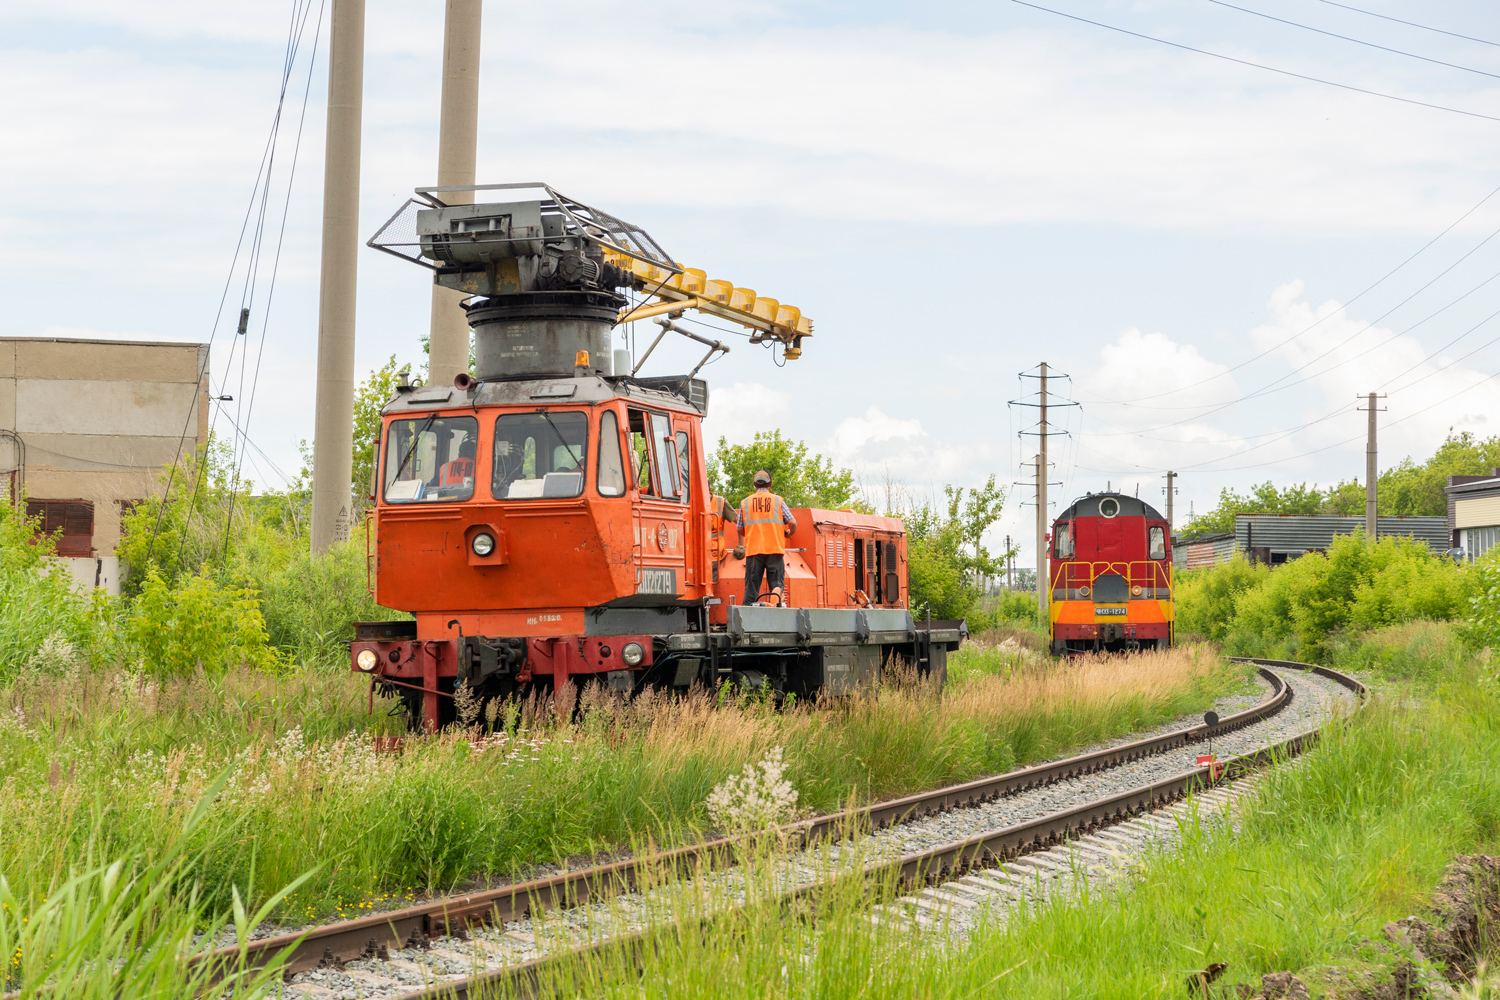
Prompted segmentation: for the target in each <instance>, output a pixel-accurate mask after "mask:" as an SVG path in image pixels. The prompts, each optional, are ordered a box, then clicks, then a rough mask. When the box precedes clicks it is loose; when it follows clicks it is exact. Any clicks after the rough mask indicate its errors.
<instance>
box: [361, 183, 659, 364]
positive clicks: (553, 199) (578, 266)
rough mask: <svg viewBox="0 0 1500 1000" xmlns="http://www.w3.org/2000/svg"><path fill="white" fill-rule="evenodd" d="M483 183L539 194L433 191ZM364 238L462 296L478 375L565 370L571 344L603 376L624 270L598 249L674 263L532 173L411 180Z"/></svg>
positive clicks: (477, 188) (626, 279)
mask: <svg viewBox="0 0 1500 1000" xmlns="http://www.w3.org/2000/svg"><path fill="white" fill-rule="evenodd" d="M487 191H504V192H508V193H509V192H514V193H515V194H524V193H533V194H535V195H540V196H539V197H532V198H529V199H526V200H513V201H504V202H493V203H486V204H477V205H449V204H447V203H446V202H444V201H443V200H442V198H441V196H442V195H445V194H452V193H454V192H474V193H475V194H476V195H477V194H478V193H479V192H487ZM368 245H369V246H371V247H374V248H375V249H377V250H383V251H385V252H386V253H389V254H392V255H394V256H396V257H400V258H401V259H403V260H408V261H411V262H412V263H415V264H421V265H422V266H423V267H427V268H430V269H431V270H432V271H433V272H434V275H433V280H434V281H435V282H436V283H437V284H439V285H443V286H445V287H447V288H453V289H457V290H458V291H460V292H467V293H468V294H469V295H470V296H471V298H469V299H468V301H467V302H466V303H465V304H464V309H465V311H466V312H467V313H468V317H469V325H470V326H471V327H473V329H474V355H475V376H476V377H477V378H478V379H480V380H482V381H504V380H509V379H523V378H543V377H551V376H565V375H571V374H573V372H574V365H575V362H576V361H577V360H578V354H579V352H580V351H587V352H588V357H589V358H590V367H592V368H594V369H595V370H599V371H601V372H602V373H603V374H605V375H609V374H611V373H610V371H609V370H608V366H609V365H610V331H611V329H612V328H613V326H614V325H615V323H616V321H617V320H618V317H619V315H620V309H621V308H622V307H623V306H624V305H625V304H626V299H625V297H624V296H623V295H621V294H620V293H619V291H618V289H620V288H626V287H630V286H631V285H632V284H633V283H634V281H635V276H634V275H633V274H632V272H631V271H628V270H626V269H624V268H622V267H620V266H618V265H617V264H615V263H611V262H610V261H609V260H607V259H606V252H607V251H608V252H610V253H609V256H611V257H615V258H616V259H618V255H623V256H624V257H628V258H632V259H634V260H637V261H641V262H644V263H646V264H648V265H651V266H652V267H653V268H655V269H658V270H659V271H660V272H661V274H662V275H663V280H665V279H666V278H669V277H671V276H672V275H677V274H681V273H682V271H683V269H682V267H681V266H680V265H678V264H677V263H676V262H675V261H673V260H672V259H671V258H670V257H669V256H668V255H667V253H666V252H665V251H664V250H662V248H661V247H660V246H659V245H658V244H657V243H656V241H655V240H653V239H652V238H651V237H650V235H648V234H647V233H646V232H645V230H643V229H640V228H639V227H637V226H633V225H631V224H630V223H628V222H624V221H622V220H620V219H617V218H615V217H614V216H612V215H610V214H608V213H606V212H602V211H600V210H598V209H596V208H591V207H589V206H588V205H585V204H583V203H582V202H578V201H574V200H573V199H571V198H566V197H564V196H562V195H561V194H558V193H557V192H556V191H555V190H553V189H552V188H551V187H549V186H548V185H546V184H540V183H519V184H481V185H473V186H465V187H424V188H417V190H416V197H415V198H410V199H408V200H407V201H406V203H405V204H404V205H402V206H401V208H400V209H398V210H397V211H396V214H395V215H393V216H391V218H390V219H388V220H387V221H386V223H385V225H383V226H381V227H380V229H379V230H377V231H376V233H375V235H374V236H372V237H371V238H370V240H369V243H368ZM613 374H616V375H624V374H628V372H615V373H613Z"/></svg>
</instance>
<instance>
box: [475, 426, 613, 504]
mask: <svg viewBox="0 0 1500 1000" xmlns="http://www.w3.org/2000/svg"><path fill="white" fill-rule="evenodd" d="M588 441H589V418H588V414H586V413H580V412H579V411H577V410H561V411H556V410H554V411H547V410H539V411H537V412H535V413H506V414H502V415H501V416H500V417H498V418H497V419H496V420H495V447H494V465H493V472H492V473H491V476H490V492H491V494H492V495H493V496H494V497H495V499H496V500H552V499H566V498H569V497H576V496H581V495H582V494H583V479H584V473H585V467H586V465H587V464H588V463H587V460H586V456H587V454H588Z"/></svg>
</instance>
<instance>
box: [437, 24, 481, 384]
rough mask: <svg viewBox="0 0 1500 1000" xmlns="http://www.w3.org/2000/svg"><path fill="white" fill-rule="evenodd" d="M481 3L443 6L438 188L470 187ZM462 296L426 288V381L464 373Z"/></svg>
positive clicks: (469, 196)
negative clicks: (429, 319) (428, 294)
mask: <svg viewBox="0 0 1500 1000" xmlns="http://www.w3.org/2000/svg"><path fill="white" fill-rule="evenodd" d="M480 7H481V0H448V8H447V14H446V16H445V17H444V19H443V105H442V113H441V116H440V118H439V124H438V168H437V182H438V185H439V186H440V187H449V186H452V187H466V186H470V185H472V184H473V183H474V173H475V164H476V160H477V156H478V153H477V150H478V145H479V26H480ZM438 197H440V198H442V199H443V201H445V202H447V203H448V204H449V205H472V204H473V203H474V192H472V191H449V192H444V193H442V194H440V195H439V196H438ZM464 298H466V295H465V293H463V292H460V291H458V290H457V289H455V288H445V287H443V286H442V285H438V284H434V285H433V286H432V326H431V332H430V340H429V341H428V353H427V373H428V374H427V380H428V381H429V382H430V383H431V384H433V385H450V384H452V382H453V379H454V376H456V375H458V374H459V373H460V372H467V371H468V370H469V317H468V315H467V314H466V313H465V312H464V310H463V306H461V305H460V304H459V303H460V302H462V301H463V300H464Z"/></svg>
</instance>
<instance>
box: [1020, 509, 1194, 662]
mask: <svg viewBox="0 0 1500 1000" xmlns="http://www.w3.org/2000/svg"><path fill="white" fill-rule="evenodd" d="M1048 556H1049V558H1048V560H1047V562H1048V577H1049V578H1050V586H1051V588H1052V600H1051V602H1050V603H1049V605H1048V608H1049V611H1050V614H1049V618H1050V627H1051V633H1052V652H1053V653H1054V654H1056V655H1058V656H1065V655H1068V654H1071V653H1085V652H1106V651H1107V652H1124V651H1136V650H1142V649H1166V648H1167V647H1169V646H1171V645H1172V644H1173V639H1174V633H1173V629H1174V625H1175V617H1176V615H1175V607H1176V605H1175V604H1174V602H1173V597H1172V532H1171V529H1170V527H1169V526H1168V524H1167V519H1166V518H1164V517H1162V516H1161V514H1160V513H1158V512H1157V511H1156V509H1155V508H1154V507H1152V506H1151V505H1150V504H1148V503H1146V502H1145V501H1143V500H1140V499H1138V498H1136V497H1130V496H1125V495H1124V494H1123V493H1090V494H1089V495H1088V496H1085V497H1083V498H1082V499H1081V500H1077V501H1075V502H1074V503H1073V504H1072V506H1070V507H1069V508H1068V509H1067V510H1066V511H1064V512H1063V513H1062V514H1061V515H1060V516H1059V517H1058V518H1057V520H1055V521H1053V522H1052V535H1051V538H1050V542H1049V552H1048Z"/></svg>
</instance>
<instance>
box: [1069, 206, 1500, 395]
mask: <svg viewBox="0 0 1500 1000" xmlns="http://www.w3.org/2000/svg"><path fill="white" fill-rule="evenodd" d="M1497 194H1500V187H1497V188H1495V189H1494V190H1492V191H1490V193H1489V194H1487V195H1485V196H1484V197H1483V198H1480V199H1479V201H1478V202H1476V203H1475V204H1474V207H1473V208H1471V209H1469V210H1468V211H1467V212H1465V213H1464V214H1463V215H1460V216H1459V217H1458V218H1456V219H1454V220H1453V221H1452V222H1451V223H1449V224H1448V227H1447V228H1446V229H1444V230H1443V231H1442V232H1440V233H1438V234H1437V235H1436V236H1434V237H1433V238H1432V239H1430V240H1428V241H1427V242H1426V243H1424V244H1422V245H1421V246H1420V247H1418V248H1417V250H1416V252H1415V253H1413V254H1412V255H1411V256H1410V257H1407V258H1406V259H1405V260H1403V261H1402V262H1401V263H1399V264H1397V265H1396V266H1395V267H1393V268H1391V269H1390V270H1389V271H1387V272H1386V273H1385V274H1383V275H1381V276H1380V277H1379V278H1377V279H1375V281H1373V282H1372V283H1371V284H1369V285H1367V286H1366V287H1365V289H1364V290H1363V291H1361V292H1360V293H1359V294H1357V295H1355V296H1353V297H1352V298H1350V299H1349V300H1348V301H1346V302H1344V303H1343V304H1342V305H1340V306H1339V308H1338V309H1336V310H1334V311H1333V312H1331V313H1329V314H1328V315H1327V316H1322V317H1320V318H1318V319H1316V320H1314V321H1313V322H1312V323H1309V324H1308V325H1307V326H1305V327H1303V328H1302V329H1300V330H1298V331H1297V332H1296V333H1294V334H1292V335H1291V336H1290V337H1288V338H1286V339H1285V340H1283V341H1280V342H1279V343H1276V344H1273V345H1271V346H1270V347H1268V348H1266V349H1265V350H1264V351H1261V352H1260V353H1259V354H1257V355H1255V356H1254V357H1251V358H1246V359H1245V360H1244V361H1241V362H1240V363H1239V364H1237V365H1232V366H1231V367H1229V368H1226V369H1224V370H1223V371H1221V372H1218V373H1217V374H1214V375H1210V376H1208V377H1207V378H1202V379H1199V380H1198V381H1196V382H1189V383H1188V384H1187V385H1184V386H1179V387H1178V388H1176V389H1166V390H1164V391H1162V392H1155V393H1152V394H1150V395H1148V396H1132V397H1131V398H1130V399H1103V398H1101V399H1099V400H1097V402H1101V403H1111V404H1115V405H1119V406H1129V405H1130V404H1132V403H1139V402H1142V401H1144V400H1147V399H1160V398H1161V397H1163V396H1171V395H1174V394H1175V393H1179V392H1186V391H1187V390H1188V389H1196V388H1197V387H1198V386H1200V385H1207V384H1208V383H1209V382H1213V381H1215V380H1217V379H1221V378H1223V377H1224V376H1225V375H1228V374H1230V373H1232V372H1236V371H1239V370H1240V369H1241V368H1243V367H1245V366H1246V365H1249V364H1254V363H1255V362H1256V361H1259V360H1260V359H1261V358H1264V357H1266V356H1267V355H1269V354H1271V353H1273V352H1275V351H1279V350H1281V348H1283V347H1285V346H1286V345H1287V344H1290V343H1291V342H1292V341H1294V340H1296V339H1297V338H1299V337H1301V336H1302V335H1303V334H1306V333H1311V332H1312V331H1313V330H1314V329H1316V328H1317V327H1319V326H1321V325H1323V324H1324V323H1326V322H1327V321H1328V320H1330V319H1332V318H1333V317H1335V316H1337V315H1338V314H1339V313H1341V312H1344V311H1346V310H1347V309H1348V308H1349V307H1350V306H1352V305H1353V304H1354V303H1356V302H1358V301H1359V300H1360V299H1362V298H1364V297H1365V296H1366V295H1368V294H1369V293H1370V292H1372V291H1374V290H1375V289H1376V288H1377V287H1379V286H1380V285H1382V284H1384V283H1385V282H1386V281H1387V280H1388V279H1389V278H1391V277H1392V276H1393V275H1394V274H1395V273H1396V272H1397V271H1400V270H1401V269H1402V268H1404V267H1405V266H1406V265H1407V264H1410V263H1411V262H1412V261H1414V260H1416V259H1417V258H1418V257H1420V256H1422V254H1424V253H1426V252H1427V250H1428V249H1429V248H1431V247H1432V245H1433V244H1434V243H1436V242H1437V241H1438V240H1440V239H1442V238H1443V237H1444V236H1447V235H1448V234H1449V233H1451V232H1452V231H1453V230H1454V229H1455V228H1456V227H1457V226H1458V224H1459V223H1461V222H1463V221H1464V220H1465V219H1467V218H1468V217H1469V216H1471V215H1473V214H1474V213H1475V212H1477V211H1479V209H1480V208H1482V207H1483V206H1484V204H1485V202H1487V201H1489V200H1490V199H1491V198H1493V197H1495V195H1497ZM1481 245H1483V244H1481ZM1476 249H1478V248H1477V247H1476ZM1473 252H1474V251H1473V250H1471V251H1469V254H1472V253H1473ZM1469 254H1465V255H1464V256H1465V257H1467V256H1469ZM1450 270H1451V268H1450ZM1377 322H1378V321H1377ZM1148 409H1166V407H1148ZM1183 409H1197V407H1183Z"/></svg>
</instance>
